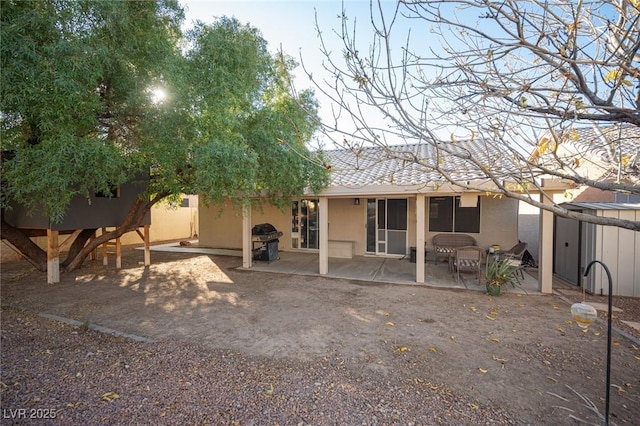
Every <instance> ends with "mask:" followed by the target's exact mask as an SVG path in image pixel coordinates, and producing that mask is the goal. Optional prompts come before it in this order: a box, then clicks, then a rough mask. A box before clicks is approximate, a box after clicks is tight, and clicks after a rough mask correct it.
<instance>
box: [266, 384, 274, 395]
mask: <svg viewBox="0 0 640 426" xmlns="http://www.w3.org/2000/svg"><path fill="white" fill-rule="evenodd" d="M264 394H265V395H267V396H272V395H273V385H272V384H271V383H269V387H268V388H267V389H266V390H265V391H264Z"/></svg>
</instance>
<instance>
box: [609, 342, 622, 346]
mask: <svg viewBox="0 0 640 426" xmlns="http://www.w3.org/2000/svg"><path fill="white" fill-rule="evenodd" d="M611 344H612V345H613V346H620V342H612V343H611Z"/></svg>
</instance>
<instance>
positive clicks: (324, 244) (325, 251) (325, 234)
mask: <svg viewBox="0 0 640 426" xmlns="http://www.w3.org/2000/svg"><path fill="white" fill-rule="evenodd" d="M318 210H319V216H320V217H319V218H318V219H319V222H320V223H318V227H319V228H320V236H319V237H320V241H319V244H320V265H319V270H320V275H327V274H328V273H329V199H328V198H327V197H320V198H319V199H318Z"/></svg>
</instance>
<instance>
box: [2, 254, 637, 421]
mask: <svg viewBox="0 0 640 426" xmlns="http://www.w3.org/2000/svg"><path fill="white" fill-rule="evenodd" d="M141 256H142V254H141V253H139V252H138V251H135V252H129V253H127V254H126V255H125V257H124V259H123V266H124V267H123V269H121V270H119V271H117V272H116V271H114V270H113V267H112V266H111V267H104V266H102V264H101V262H100V261H96V262H88V263H87V264H86V265H85V266H83V268H81V269H80V270H78V271H77V272H74V273H71V274H64V275H63V276H62V281H61V282H60V283H59V284H56V285H46V284H45V282H46V277H45V276H43V275H42V274H39V273H37V272H35V271H33V269H32V268H31V267H30V265H28V264H26V263H15V264H8V265H3V266H2V271H1V274H2V275H1V278H2V279H1V280H0V285H1V290H2V291H1V293H0V295H1V297H2V311H1V327H2V335H1V340H0V343H1V349H2V350H1V353H0V356H1V362H2V365H1V366H2V369H1V377H0V396H1V398H2V401H1V406H2V424H38V425H43V424H56V425H58V424H59V425H97V424H100V425H103V424H116V425H120V424H153V425H156V424H160V425H165V424H167V425H171V424H180V425H204V424H211V425H296V426H297V425H529V424H531V425H539V424H540V425H575V424H602V417H601V415H602V413H603V406H604V399H603V397H604V366H605V350H604V349H605V341H606V339H605V337H606V324H605V322H604V321H599V322H596V323H594V324H592V325H591V326H590V327H589V329H588V330H582V329H580V328H578V327H577V325H576V324H575V323H573V321H571V318H570V314H568V308H569V305H570V304H571V303H573V302H576V301H579V300H582V297H583V295H582V293H581V292H579V291H576V289H575V288H571V287H567V288H560V289H559V290H560V293H561V295H560V296H556V295H554V296H540V295H538V296H523V295H518V294H509V293H507V294H504V295H502V296H500V297H497V298H491V297H488V296H486V295H484V294H481V293H479V292H475V291H451V290H441V289H434V288H429V287H425V286H398V285H381V284H371V283H364V282H352V281H347V280H337V279H325V278H321V277H304V276H296V275H285V274H264V273H259V272H251V271H240V270H238V269H237V268H238V266H239V262H240V261H239V260H238V259H237V258H231V257H224V256H202V255H183V254H172V253H171V254H155V253H154V257H153V262H154V264H153V265H152V266H151V267H149V268H144V267H142V266H140V265H139V261H140V260H141ZM586 298H587V300H588V301H597V302H600V303H606V298H602V297H599V296H590V295H587V296H586ZM614 305H615V306H617V307H619V308H622V311H621V312H616V314H615V324H616V327H620V328H623V327H624V328H625V329H624V331H625V332H626V335H627V336H628V337H625V336H624V335H620V334H619V333H615V334H614V336H613V354H612V355H613V357H612V358H613V359H612V381H611V383H612V388H611V424H618V425H627V424H636V425H637V424H640V422H639V421H638V419H640V344H638V338H639V337H640V335H639V334H638V332H637V331H635V330H633V329H632V328H629V327H628V326H625V325H624V324H623V323H622V322H621V320H627V321H636V322H637V321H640V309H639V308H640V299H638V298H615V299H614ZM39 313H47V314H53V315H57V316H60V317H65V318H71V319H74V320H76V321H79V323H77V324H80V325H75V326H74V325H69V324H66V323H62V322H58V321H55V320H52V319H50V318H45V317H42V316H40V315H38V314H39ZM600 316H601V317H603V313H602V312H600ZM83 324H86V326H84V325H83ZM94 324H99V325H102V326H105V327H109V328H111V329H115V330H119V331H123V332H127V333H132V334H135V335H139V336H144V337H148V338H150V339H151V340H152V341H150V342H146V343H145V342H138V341H133V340H131V339H127V338H123V337H116V336H114V335H111V334H108V333H101V332H98V331H95V330H93V329H91V328H90V327H91V326H93V325H94ZM583 397H584V398H585V399H583ZM54 416H55V418H53V417H54ZM47 417H48V418H47ZM577 419H580V420H577Z"/></svg>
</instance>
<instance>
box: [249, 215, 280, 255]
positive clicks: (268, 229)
mask: <svg viewBox="0 0 640 426" xmlns="http://www.w3.org/2000/svg"><path fill="white" fill-rule="evenodd" d="M280 237H282V232H281V231H278V230H277V229H276V227H275V226H273V225H272V224H270V223H261V224H259V225H255V226H254V227H253V228H251V241H252V243H253V259H254V260H264V261H267V262H271V261H272V260H277V259H279V257H278V242H279V240H278V238H280Z"/></svg>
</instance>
